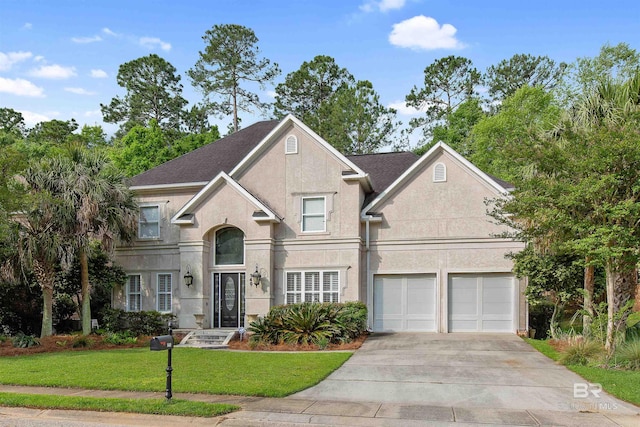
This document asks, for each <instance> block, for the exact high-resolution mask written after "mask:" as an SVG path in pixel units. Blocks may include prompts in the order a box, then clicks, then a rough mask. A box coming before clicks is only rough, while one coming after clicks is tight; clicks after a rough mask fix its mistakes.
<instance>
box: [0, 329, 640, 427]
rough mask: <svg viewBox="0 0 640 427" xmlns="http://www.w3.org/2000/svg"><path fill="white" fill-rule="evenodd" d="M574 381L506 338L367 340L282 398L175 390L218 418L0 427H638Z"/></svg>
mask: <svg viewBox="0 0 640 427" xmlns="http://www.w3.org/2000/svg"><path fill="white" fill-rule="evenodd" d="M583 382H584V380H583V379H582V378H580V377H579V376H577V375H575V374H573V373H572V372H570V371H568V370H567V369H565V368H564V367H562V366H560V365H557V364H555V363H554V362H553V361H551V360H550V359H548V358H546V357H545V356H543V355H541V354H539V353H538V352H537V351H535V350H533V349H532V348H531V347H530V346H529V345H528V344H526V343H525V342H524V341H522V340H521V339H520V338H518V337H516V336H514V335H506V334H505V335H494V334H374V335H372V336H371V337H370V338H369V339H368V340H367V341H366V342H365V344H364V345H363V346H362V348H361V349H360V350H358V351H357V352H356V353H355V354H354V355H353V356H352V357H351V359H349V361H347V363H345V364H344V365H343V366H342V367H341V368H339V369H338V370H336V371H335V372H334V373H333V374H331V375H330V376H329V377H328V378H327V379H326V380H324V381H322V382H321V383H320V384H318V385H317V386H315V387H312V388H310V389H307V390H304V391H302V392H300V393H297V394H295V395H292V396H289V397H287V398H284V399H275V398H258V397H241V396H211V395H202V394H185V393H176V394H174V397H175V398H176V399H191V400H199V401H206V402H220V403H232V404H237V405H239V406H241V407H242V410H241V411H238V412H235V413H232V414H228V415H225V416H223V417H218V418H213V419H211V418H186V417H168V416H164V417H163V416H154V415H139V414H114V413H100V414H96V413H91V412H80V411H51V410H50V411H42V410H35V409H26V408H0V426H12V427H33V426H65V427H66V426H95V427H97V426H114V425H117V426H147V425H149V426H157V427H161V426H175V425H192V426H205V425H207V426H218V425H220V426H301V425H317V426H319V425H323V426H374V427H375V426H386V427H395V426H398V427H412V426H455V427H462V426H480V425H482V426H487V425H495V426H523V425H525V426H540V425H544V426H576V427H577V426H581V427H583V426H585V427H587V426H594V427H607V426H612V427H613V426H628V427H638V426H640V415H638V411H639V408H638V407H636V406H633V405H630V404H628V403H625V402H622V401H620V400H617V399H615V398H613V397H611V396H609V395H607V394H605V393H602V394H601V395H600V396H599V397H598V398H595V397H594V396H593V395H592V396H591V397H590V398H574V397H573V389H574V384H575V383H583ZM2 391H7V392H15V393H41V394H59V395H74V396H93V397H128V398H136V399H142V398H152V397H154V398H162V397H163V393H162V392H158V393H141V392H123V391H97V390H74V389H57V388H44V387H17V386H3V385H0V392H2Z"/></svg>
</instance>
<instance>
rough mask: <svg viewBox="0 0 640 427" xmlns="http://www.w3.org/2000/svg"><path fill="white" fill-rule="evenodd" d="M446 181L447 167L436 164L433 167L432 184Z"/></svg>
mask: <svg viewBox="0 0 640 427" xmlns="http://www.w3.org/2000/svg"><path fill="white" fill-rule="evenodd" d="M446 180H447V167H446V166H445V165H444V163H436V165H435V166H434V167H433V182H445V181H446Z"/></svg>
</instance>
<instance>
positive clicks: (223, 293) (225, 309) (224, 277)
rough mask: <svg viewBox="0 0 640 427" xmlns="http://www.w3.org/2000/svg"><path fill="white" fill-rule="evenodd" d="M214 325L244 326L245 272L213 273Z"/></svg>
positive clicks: (220, 326)
mask: <svg viewBox="0 0 640 427" xmlns="http://www.w3.org/2000/svg"><path fill="white" fill-rule="evenodd" d="M212 294H213V304H212V305H213V327H214V328H238V327H241V326H244V273H213V292H212Z"/></svg>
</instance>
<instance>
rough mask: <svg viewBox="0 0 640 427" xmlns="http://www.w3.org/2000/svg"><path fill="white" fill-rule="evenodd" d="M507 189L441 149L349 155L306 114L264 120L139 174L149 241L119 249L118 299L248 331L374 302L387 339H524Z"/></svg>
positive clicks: (186, 323) (132, 306)
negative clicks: (299, 310)
mask: <svg viewBox="0 0 640 427" xmlns="http://www.w3.org/2000/svg"><path fill="white" fill-rule="evenodd" d="M505 187H506V184H505V183H504V182H501V181H499V180H497V179H494V178H492V177H490V176H488V175H486V174H485V173H483V172H482V171H480V170H479V169H477V168H476V167H475V166H473V165H472V164H471V163H469V162H468V161H467V160H465V159H464V158H462V157H461V156H460V155H459V154H457V153H456V152H454V151H453V150H452V149H451V148H449V147H448V146H446V145H445V144H442V143H439V144H437V145H436V146H434V147H433V148H432V149H431V150H430V151H429V152H428V153H426V154H425V155H423V156H422V157H417V156H415V155H414V154H412V153H382V154H371V155H361V156H344V155H342V154H340V153H339V152H338V151H336V150H335V149H334V148H333V147H332V146H330V145H329V144H328V143H327V142H325V141H324V140H323V139H322V138H320V137H319V136H318V135H317V134H316V133H314V132H313V131H312V130H311V129H309V128H308V127H307V126H306V125H305V124H303V123H302V122H300V121H299V120H298V119H296V118H295V117H293V116H287V117H286V118H284V119H283V120H282V121H279V122H278V121H265V122H259V123H256V124H254V125H252V126H249V127H247V128H246V129H243V130H241V131H239V132H236V133H234V134H232V135H230V136H228V137H226V138H223V139H221V140H219V141H216V142H214V143H212V144H209V145H207V146H204V147H201V148H199V149H197V150H195V151H193V152H191V153H188V154H185V155H184V156H182V157H179V158H177V159H174V160H171V161H169V162H167V163H165V164H163V165H160V166H158V167H156V168H154V169H151V170H149V171H147V172H145V173H143V174H141V175H138V176H136V177H134V178H133V182H132V188H133V190H135V192H136V194H137V197H138V200H139V203H140V221H139V235H138V239H137V240H136V241H135V243H134V244H133V245H132V246H127V247H121V248H119V249H118V252H117V256H118V262H119V263H120V264H121V265H123V266H124V268H125V270H126V271H127V273H128V274H129V276H128V281H127V283H126V284H125V286H123V287H122V288H120V289H117V290H116V291H115V292H114V305H115V306H117V307H122V308H125V309H127V310H158V311H161V312H172V313H173V314H175V315H176V316H177V317H178V322H179V327H181V328H195V327H196V317H199V318H204V321H203V323H204V325H203V326H204V327H205V328H219V327H220V328H237V327H241V326H244V325H248V322H250V321H251V320H252V319H254V318H256V316H261V315H264V314H266V313H267V311H268V310H269V308H270V307H272V306H274V305H278V304H287V303H293V302H298V301H350V300H360V301H363V302H366V304H367V306H368V308H369V325H370V327H371V328H372V329H373V330H374V331H433V332H457V331H474V332H475V331H478V332H482V331H491V332H496V331H499V332H511V333H514V332H517V331H518V330H523V329H525V328H526V305H525V299H524V297H523V290H524V283H523V282H522V281H519V280H517V279H516V278H514V276H513V274H512V273H511V270H512V262H511V261H510V260H508V259H506V258H505V254H506V253H508V252H511V251H518V250H520V249H521V248H522V244H521V243H518V242H514V241H511V240H508V239H502V238H498V237H495V236H496V235H497V234H498V233H500V232H501V231H503V230H502V229H501V228H500V227H498V226H496V225H495V224H493V223H491V222H490V218H489V217H488V216H487V215H486V205H485V199H487V198H494V197H496V196H498V195H500V194H503V193H506V192H507V191H508V189H507V188H505ZM185 279H186V280H185ZM258 279H259V280H258ZM186 282H192V283H191V284H190V285H189V286H187V284H186ZM196 315H199V316H196Z"/></svg>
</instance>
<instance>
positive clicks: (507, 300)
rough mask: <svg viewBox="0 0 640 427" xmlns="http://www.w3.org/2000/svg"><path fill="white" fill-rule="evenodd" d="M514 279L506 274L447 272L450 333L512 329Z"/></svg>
mask: <svg viewBox="0 0 640 427" xmlns="http://www.w3.org/2000/svg"><path fill="white" fill-rule="evenodd" d="M514 306H515V305H514V278H513V276H510V275H497V274H496V275H467V274H460V275H450V276H449V331H450V332H513V331H514V330H515V326H514V319H515V309H514Z"/></svg>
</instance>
